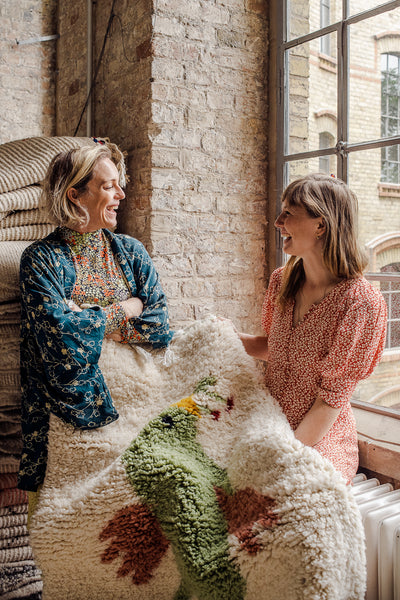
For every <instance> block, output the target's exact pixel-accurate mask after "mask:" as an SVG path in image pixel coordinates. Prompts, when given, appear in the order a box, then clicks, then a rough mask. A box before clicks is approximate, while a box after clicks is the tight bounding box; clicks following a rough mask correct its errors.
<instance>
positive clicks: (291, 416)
mask: <svg viewBox="0 0 400 600" xmlns="http://www.w3.org/2000/svg"><path fill="white" fill-rule="evenodd" d="M281 280H282V268H280V269H277V270H276V271H274V273H273V274H272V275H271V280H270V284H269V286H268V290H267V294H266V296H265V300H264V305H263V309H262V319H261V322H262V326H263V328H264V330H265V332H266V334H267V336H268V350H269V355H270V357H269V361H268V364H267V372H266V383H267V385H268V387H269V390H270V392H271V394H272V396H273V397H274V398H275V399H276V400H277V401H278V402H279V404H280V406H281V407H282V410H283V412H284V413H285V415H286V416H287V418H288V420H289V423H290V425H291V427H292V429H293V430H295V429H296V428H297V426H298V425H299V423H300V422H301V421H302V420H303V418H304V416H305V415H306V413H307V412H308V410H309V409H310V408H311V406H312V405H313V404H314V402H315V400H316V398H317V396H319V397H320V398H321V399H322V400H323V401H324V402H326V403H327V404H329V405H330V406H332V407H334V408H340V413H339V416H338V417H337V419H336V421H335V423H334V424H333V426H332V427H331V429H330V430H329V431H328V433H327V434H326V435H325V437H324V438H322V440H321V441H320V442H318V443H317V444H316V445H315V446H314V447H315V448H316V449H317V450H318V451H319V452H320V453H321V454H322V455H323V456H325V457H326V458H328V459H329V460H331V462H332V463H333V464H334V466H335V467H336V469H337V470H338V471H340V472H341V473H342V474H343V476H344V477H345V479H346V481H348V482H350V481H351V480H352V478H353V477H354V475H355V473H356V471H357V467H358V446H357V432H356V426H355V419H354V416H353V413H352V410H351V406H350V399H351V396H352V394H353V391H354V389H355V387H356V385H357V383H358V381H360V380H361V379H365V378H366V377H368V376H369V375H370V374H371V373H372V371H373V369H374V367H375V365H376V364H377V363H378V362H379V359H380V357H381V355H382V351H383V348H384V344H385V336H386V318H387V309H386V304H385V301H384V299H383V297H382V295H381V293H380V292H379V291H377V290H376V289H375V288H374V287H373V286H372V285H371V284H370V283H369V282H368V281H367V280H366V279H364V278H363V277H362V278H359V279H347V280H342V281H341V282H340V283H338V284H337V285H336V287H335V288H334V289H333V290H332V291H331V292H330V293H329V294H328V295H327V296H326V297H325V298H324V299H323V300H322V301H321V302H320V303H318V304H313V305H312V306H311V308H310V309H309V311H308V312H307V313H306V314H305V316H304V317H303V319H302V320H301V321H300V322H299V323H298V324H297V325H296V326H293V310H294V301H291V303H290V304H289V306H288V308H287V310H285V311H283V312H282V311H281V310H280V309H279V308H278V307H277V305H276V297H277V295H278V292H279V290H280V286H281Z"/></svg>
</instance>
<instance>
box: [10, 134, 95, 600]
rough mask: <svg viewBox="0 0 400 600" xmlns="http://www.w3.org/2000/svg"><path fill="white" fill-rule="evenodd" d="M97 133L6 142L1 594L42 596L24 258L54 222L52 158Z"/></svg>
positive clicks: (27, 599) (28, 597) (30, 599)
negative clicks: (22, 359) (26, 365)
mask: <svg viewBox="0 0 400 600" xmlns="http://www.w3.org/2000/svg"><path fill="white" fill-rule="evenodd" d="M87 143H94V142H93V141H92V140H91V139H90V138H72V137H52V138H28V139H25V140H17V141H13V142H8V143H6V144H2V145H0V598H1V599H2V600H11V599H14V598H19V599H22V598H23V599H25V600H38V599H39V598H41V594H42V581H41V574H40V571H39V569H38V568H37V567H36V565H35V562H34V560H33V557H32V548H31V546H30V543H29V537H28V530H27V518H28V499H27V494H26V492H24V491H22V490H19V489H17V471H18V467H19V458H20V453H21V448H22V443H21V423H20V421H21V416H20V411H21V392H20V378H19V344H20V331H19V329H20V293H19V263H20V259H21V255H22V252H23V251H24V250H25V248H26V247H27V246H28V245H29V244H30V243H31V242H32V241H33V240H36V239H39V238H42V237H43V236H45V235H47V234H48V233H50V231H52V230H53V228H54V225H52V224H50V223H49V219H48V217H47V215H46V213H45V210H44V208H43V207H42V206H41V201H40V196H41V187H40V182H41V180H42V179H43V178H44V176H45V174H46V171H47V168H48V165H49V163H50V161H51V159H52V158H53V157H54V156H55V155H56V154H58V153H59V152H61V151H62V150H68V149H70V148H74V147H77V146H82V145H84V144H87Z"/></svg>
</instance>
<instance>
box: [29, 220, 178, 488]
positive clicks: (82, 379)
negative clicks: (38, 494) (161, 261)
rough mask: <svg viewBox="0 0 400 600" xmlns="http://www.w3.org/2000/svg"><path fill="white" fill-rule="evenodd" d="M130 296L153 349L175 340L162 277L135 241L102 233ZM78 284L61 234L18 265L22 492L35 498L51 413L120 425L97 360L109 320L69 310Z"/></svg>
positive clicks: (92, 424)
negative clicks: (137, 304)
mask: <svg viewBox="0 0 400 600" xmlns="http://www.w3.org/2000/svg"><path fill="white" fill-rule="evenodd" d="M104 233H105V235H106V236H107V237H108V239H109V240H110V244H111V248H112V251H113V254H114V257H115V260H116V261H117V262H118V263H119V264H120V266H121V269H122V272H123V274H124V277H125V279H126V282H127V284H128V286H129V287H130V290H131V292H132V295H133V296H138V297H139V298H140V299H141V300H142V302H143V304H144V310H143V312H142V314H141V315H140V317H137V318H134V319H131V321H132V325H133V326H134V328H135V330H136V331H137V332H138V333H139V334H140V336H141V338H142V340H143V341H145V342H149V343H151V344H152V345H153V346H154V347H163V346H167V345H168V344H169V342H170V340H171V338H172V336H173V332H171V330H170V328H169V318H168V308H167V303H166V298H165V295H164V293H163V291H162V288H161V285H160V282H159V278H158V274H157V271H156V270H155V268H154V265H153V263H152V260H151V258H150V256H149V255H148V253H147V252H146V250H145V248H144V246H143V245H142V244H141V243H140V242H139V241H137V240H135V239H134V238H131V237H129V236H126V235H121V234H113V233H111V232H110V231H108V230H104ZM75 279H76V272H75V269H74V265H73V261H72V256H71V252H70V250H69V248H68V245H67V244H66V243H65V241H64V240H63V239H62V236H61V235H60V234H59V230H58V229H56V230H55V231H54V232H53V233H51V234H50V235H48V236H47V237H46V238H44V239H43V240H38V241H37V242H34V243H33V244H31V245H30V246H29V247H28V248H27V249H26V250H25V252H24V254H23V255H22V258H21V267H20V285H21V389H22V437H23V451H22V456H21V462H20V470H19V476H18V487H20V488H21V489H25V490H30V491H35V490H36V489H37V487H38V486H39V485H40V484H41V483H42V481H43V479H44V476H45V472H46V462H47V438H48V429H49V419H50V413H54V414H55V415H57V416H58V417H59V418H60V419H63V420H64V421H65V422H66V423H70V424H71V425H73V426H74V427H77V428H81V429H95V428H98V427H103V426H104V425H107V424H109V423H111V422H113V421H115V420H116V419H117V418H118V413H117V411H116V410H115V408H114V406H113V403H112V399H111V396H110V393H109V390H108V388H107V386H106V383H105V381H104V378H103V375H102V373H101V370H100V368H99V366H98V361H99V357H100V353H101V348H102V341H103V338H104V334H105V325H106V315H105V312H104V311H103V310H102V308H101V307H99V306H92V307H90V308H86V309H84V310H82V312H74V311H72V310H71V309H70V308H69V307H68V305H67V301H68V300H69V299H70V298H71V294H72V291H73V289H74V284H75Z"/></svg>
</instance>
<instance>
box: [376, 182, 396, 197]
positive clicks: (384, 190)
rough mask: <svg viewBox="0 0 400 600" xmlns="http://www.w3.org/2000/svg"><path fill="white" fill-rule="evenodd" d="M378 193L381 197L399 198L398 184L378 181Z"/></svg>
mask: <svg viewBox="0 0 400 600" xmlns="http://www.w3.org/2000/svg"><path fill="white" fill-rule="evenodd" d="M378 194H379V196H381V197H382V198H400V184H398V183H383V182H380V183H378Z"/></svg>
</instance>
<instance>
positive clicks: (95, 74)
mask: <svg viewBox="0 0 400 600" xmlns="http://www.w3.org/2000/svg"><path fill="white" fill-rule="evenodd" d="M115 2H116V0H113V3H112V6H111V11H110V16H109V18H108V23H107V29H106V33H105V35H104V39H103V45H102V47H101V50H100V55H99V58H98V61H97V64H96V69H95V72H94V75H93V78H92V83H91V85H90V89H89V92H88V95H87V97H86V102H85V104H84V106H83V109H82V112H81V115H80V117H79V121H78V124H77V126H76V127H75V131H74V137H75V136H76V134H77V132H78V130H79V127H80V124H81V122H82V119H83V115H84V114H85V111H86V109H87V107H88V104H89V100H90V98H91V96H92V92H93V89H94V86H95V83H96V79H97V75H98V73H99V69H100V65H101V61H102V59H103V55H104V51H105V48H106V43H107V38H108V36H109V33H110V30H111V25H112V22H113V20H114V17H116V16H117V15H116V14H115V13H114V6H115Z"/></svg>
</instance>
